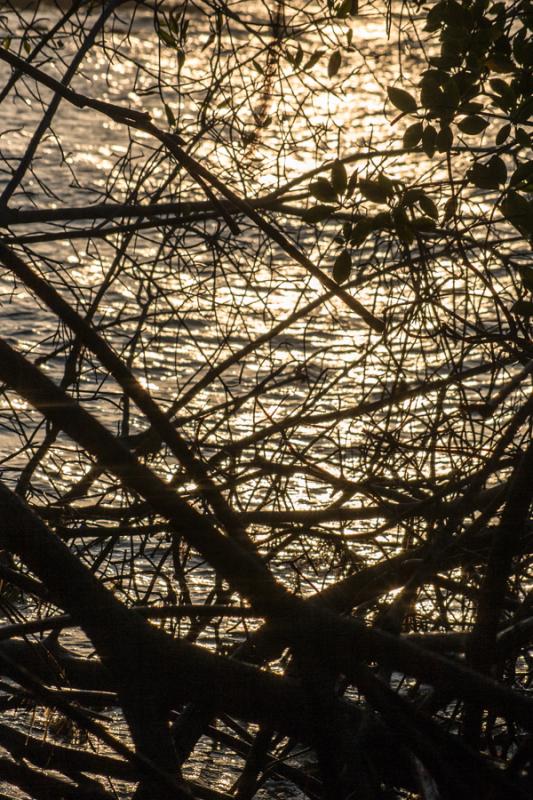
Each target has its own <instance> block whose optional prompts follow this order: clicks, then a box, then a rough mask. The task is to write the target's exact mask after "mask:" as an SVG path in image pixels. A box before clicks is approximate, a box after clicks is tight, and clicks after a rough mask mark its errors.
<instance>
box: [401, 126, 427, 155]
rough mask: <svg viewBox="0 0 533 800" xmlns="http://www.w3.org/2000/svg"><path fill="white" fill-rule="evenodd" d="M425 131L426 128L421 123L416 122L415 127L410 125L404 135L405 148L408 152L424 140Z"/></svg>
mask: <svg viewBox="0 0 533 800" xmlns="http://www.w3.org/2000/svg"><path fill="white" fill-rule="evenodd" d="M423 131H424V126H423V125H422V123H421V122H415V123H414V124H413V125H409V127H408V128H407V129H406V131H405V133H404V135H403V146H404V147H405V148H406V150H410V149H411V148H412V147H416V145H417V144H418V143H419V141H420V140H421V139H422V133H423Z"/></svg>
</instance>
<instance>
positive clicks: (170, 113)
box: [165, 103, 176, 128]
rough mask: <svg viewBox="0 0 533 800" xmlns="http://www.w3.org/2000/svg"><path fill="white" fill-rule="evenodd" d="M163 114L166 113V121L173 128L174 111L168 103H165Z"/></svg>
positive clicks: (174, 121)
mask: <svg viewBox="0 0 533 800" xmlns="http://www.w3.org/2000/svg"><path fill="white" fill-rule="evenodd" d="M165 114H166V115H167V122H168V124H169V126H170V127H171V128H173V127H174V126H175V124H176V117H175V116H174V112H173V111H172V109H171V108H170V106H169V105H168V103H165Z"/></svg>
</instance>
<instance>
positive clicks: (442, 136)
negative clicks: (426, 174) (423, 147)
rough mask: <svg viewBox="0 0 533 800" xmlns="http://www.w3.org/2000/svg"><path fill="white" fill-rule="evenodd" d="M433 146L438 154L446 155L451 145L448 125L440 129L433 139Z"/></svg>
mask: <svg viewBox="0 0 533 800" xmlns="http://www.w3.org/2000/svg"><path fill="white" fill-rule="evenodd" d="M435 145H436V147H437V150H438V151H439V153H448V152H449V151H450V150H451V147H452V145H453V133H452V131H451V128H449V127H448V125H445V126H444V127H442V128H441V129H440V131H439V132H438V133H437V136H436V137H435Z"/></svg>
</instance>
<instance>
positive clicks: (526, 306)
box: [511, 300, 533, 317]
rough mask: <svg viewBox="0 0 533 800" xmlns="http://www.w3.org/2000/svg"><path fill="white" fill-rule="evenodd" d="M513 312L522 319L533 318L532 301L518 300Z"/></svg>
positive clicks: (512, 309)
mask: <svg viewBox="0 0 533 800" xmlns="http://www.w3.org/2000/svg"><path fill="white" fill-rule="evenodd" d="M511 311H512V312H513V314H520V316H521V317H533V303H532V302H531V300H517V301H516V303H515V304H514V305H513V307H512V308H511Z"/></svg>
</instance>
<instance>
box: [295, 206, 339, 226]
mask: <svg viewBox="0 0 533 800" xmlns="http://www.w3.org/2000/svg"><path fill="white" fill-rule="evenodd" d="M334 211H335V208H334V206H327V205H318V206H312V207H311V208H306V209H305V211H304V213H303V214H302V219H303V220H304V222H309V223H310V224H311V225H316V223H317V222H323V220H325V219H327V218H328V217H329V216H331V214H332V213H333V212H334Z"/></svg>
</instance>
